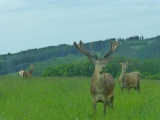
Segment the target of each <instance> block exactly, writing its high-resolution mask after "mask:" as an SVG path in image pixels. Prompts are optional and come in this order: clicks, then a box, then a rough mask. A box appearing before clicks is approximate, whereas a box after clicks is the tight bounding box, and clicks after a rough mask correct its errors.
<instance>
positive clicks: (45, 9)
mask: <svg viewBox="0 0 160 120" xmlns="http://www.w3.org/2000/svg"><path fill="white" fill-rule="evenodd" d="M134 35H138V36H142V35H143V36H144V38H150V37H155V36H157V35H160V0H0V54H7V53H17V52H20V51H21V50H22V51H23V50H28V49H34V48H42V47H47V46H55V45H59V44H70V45H72V44H73V42H74V41H76V42H79V40H82V41H83V42H84V43H86V42H92V41H97V40H105V39H108V38H119V37H121V38H127V37H130V36H134Z"/></svg>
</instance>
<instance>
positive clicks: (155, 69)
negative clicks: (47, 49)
mask: <svg viewBox="0 0 160 120" xmlns="http://www.w3.org/2000/svg"><path fill="white" fill-rule="evenodd" d="M128 60H130V63H129V64H128V69H127V71H128V72H132V71H139V72H140V73H141V78H143V79H160V60H159V59H156V60H142V59H138V58H127V57H122V56H121V57H120V56H115V57H113V60H112V61H111V62H109V63H107V65H106V72H107V73H110V74H112V75H113V76H114V77H119V75H120V73H121V66H120V65H119V61H124V62H125V61H128ZM93 72H94V64H92V63H90V62H89V61H87V60H86V61H84V62H73V63H70V64H65V65H58V66H55V67H47V68H46V69H45V70H44V71H43V72H42V74H41V76H61V77H62V76H63V77H75V76H85V77H91V76H92V74H93Z"/></svg>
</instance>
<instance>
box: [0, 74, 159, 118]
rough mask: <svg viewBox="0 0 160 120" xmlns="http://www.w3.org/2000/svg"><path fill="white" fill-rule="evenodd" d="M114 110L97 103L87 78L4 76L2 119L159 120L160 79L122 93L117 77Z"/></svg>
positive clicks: (0, 85) (0, 88) (0, 105)
mask: <svg viewBox="0 0 160 120" xmlns="http://www.w3.org/2000/svg"><path fill="white" fill-rule="evenodd" d="M115 81H116V86H115V99H114V109H113V110H111V109H108V108H107V114H106V116H104V114H103V104H102V103H98V104H97V113H96V114H94V113H93V105H92V102H91V95H90V92H89V85H90V78H87V77H73V78H68V77H44V78H43V77H36V78H32V79H22V78H19V77H6V76H5V77H0V120H1V119H2V120H3V119H4V120H103V119H108V120H111V119H112V120H158V119H159V118H160V102H159V100H160V94H159V91H160V81H154V80H152V81H151V80H142V81H141V93H140V94H138V93H137V91H135V90H134V89H131V91H130V92H129V93H128V91H127V90H125V91H124V94H123V95H122V92H121V90H120V87H119V85H118V82H117V79H116V80H115Z"/></svg>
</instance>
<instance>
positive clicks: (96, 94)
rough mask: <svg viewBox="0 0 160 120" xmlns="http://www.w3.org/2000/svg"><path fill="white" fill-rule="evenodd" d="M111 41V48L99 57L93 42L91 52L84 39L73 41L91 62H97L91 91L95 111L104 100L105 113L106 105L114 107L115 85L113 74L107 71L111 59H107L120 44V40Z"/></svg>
mask: <svg viewBox="0 0 160 120" xmlns="http://www.w3.org/2000/svg"><path fill="white" fill-rule="evenodd" d="M110 43H111V47H110V50H109V52H108V53H106V54H105V55H104V56H103V58H98V56H97V55H96V54H95V52H94V48H93V44H91V48H92V53H91V52H89V51H87V50H86V49H85V48H84V46H83V42H82V41H80V42H79V44H77V43H76V42H74V43H73V44H74V45H75V47H76V48H77V49H78V50H79V51H80V52H81V53H83V54H84V55H86V56H87V57H88V59H89V61H90V62H92V63H94V64H95V70H94V74H93V76H92V79H91V84H90V93H91V95H92V102H93V105H94V111H96V105H97V102H102V103H103V104H104V114H106V105H109V106H111V107H112V108H113V99H114V86H115V83H114V79H113V77H112V75H110V74H109V73H105V69H106V64H107V62H109V61H111V59H108V60H107V58H108V57H109V56H110V55H111V54H112V53H113V52H114V51H115V50H116V49H117V48H118V45H119V42H116V41H111V42H110Z"/></svg>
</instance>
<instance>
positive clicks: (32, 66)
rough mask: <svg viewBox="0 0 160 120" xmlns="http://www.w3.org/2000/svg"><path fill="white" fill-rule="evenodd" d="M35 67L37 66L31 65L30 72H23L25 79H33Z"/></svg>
mask: <svg viewBox="0 0 160 120" xmlns="http://www.w3.org/2000/svg"><path fill="white" fill-rule="evenodd" d="M34 66H35V64H34V65H30V69H29V71H24V72H23V78H31V77H32V74H33V69H34Z"/></svg>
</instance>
